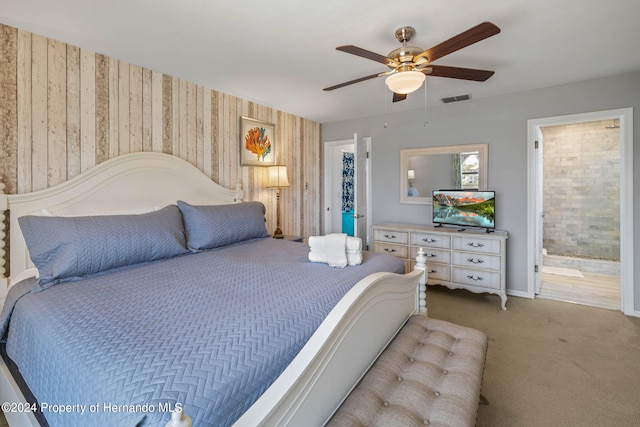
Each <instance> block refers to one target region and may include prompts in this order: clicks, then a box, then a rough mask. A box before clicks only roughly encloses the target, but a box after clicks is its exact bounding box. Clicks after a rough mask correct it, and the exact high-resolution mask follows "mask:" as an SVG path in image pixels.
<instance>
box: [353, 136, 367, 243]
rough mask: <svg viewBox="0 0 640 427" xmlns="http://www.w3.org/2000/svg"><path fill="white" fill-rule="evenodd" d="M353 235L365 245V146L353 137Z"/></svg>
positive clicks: (362, 141)
mask: <svg viewBox="0 0 640 427" xmlns="http://www.w3.org/2000/svg"><path fill="white" fill-rule="evenodd" d="M353 159H354V161H353V163H354V174H353V222H354V223H353V235H354V236H355V237H360V238H361V239H362V242H363V244H364V245H366V243H367V215H366V212H367V180H366V177H367V144H366V142H365V140H364V139H362V138H358V134H357V133H356V134H354V135H353Z"/></svg>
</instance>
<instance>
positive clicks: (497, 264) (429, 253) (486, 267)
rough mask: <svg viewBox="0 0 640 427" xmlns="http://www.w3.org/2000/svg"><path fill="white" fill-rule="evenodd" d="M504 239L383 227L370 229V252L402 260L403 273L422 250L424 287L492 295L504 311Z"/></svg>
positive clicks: (476, 231) (477, 231)
mask: <svg viewBox="0 0 640 427" xmlns="http://www.w3.org/2000/svg"><path fill="white" fill-rule="evenodd" d="M492 231H493V230H492ZM507 237H508V236H507V232H506V231H502V230H495V231H494V232H491V233H487V232H485V230H483V229H481V228H473V229H471V228H468V229H466V230H464V229H463V230H454V229H452V228H447V227H445V228H442V227H437V226H426V225H415V224H389V223H386V224H377V225H374V226H373V251H374V252H380V253H386V254H393V255H394V256H397V257H399V258H402V259H403V260H404V265H405V270H406V271H411V270H413V267H414V265H415V257H416V254H417V253H418V249H419V248H423V249H424V251H425V256H426V257H427V285H441V286H446V287H447V288H449V289H457V288H461V289H466V290H468V291H471V292H475V293H490V294H495V295H498V296H499V297H500V299H501V302H502V309H503V310H506V308H507V307H506V303H507V286H506V279H507V277H506V265H507V251H506V241H507Z"/></svg>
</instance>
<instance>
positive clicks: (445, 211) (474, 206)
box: [433, 190, 496, 233]
mask: <svg viewBox="0 0 640 427" xmlns="http://www.w3.org/2000/svg"><path fill="white" fill-rule="evenodd" d="M433 223H434V224H437V226H440V227H441V226H442V225H444V224H448V225H456V226H458V227H462V229H464V227H482V228H485V229H486V231H487V233H489V232H490V231H492V230H493V229H494V228H495V224H496V221H495V191H478V190H433Z"/></svg>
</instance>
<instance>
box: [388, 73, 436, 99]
mask: <svg viewBox="0 0 640 427" xmlns="http://www.w3.org/2000/svg"><path fill="white" fill-rule="evenodd" d="M425 78H426V76H425V75H424V73H421V72H420V71H415V70H414V71H401V72H398V73H393V74H391V75H390V76H389V77H387V80H386V81H385V83H386V84H387V87H388V88H389V90H390V91H392V92H395V93H399V94H402V95H406V94H408V93H411V92H415V91H416V90H418V89H420V86H422V83H424V80H425Z"/></svg>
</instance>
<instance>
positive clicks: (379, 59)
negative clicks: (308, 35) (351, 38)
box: [336, 45, 398, 66]
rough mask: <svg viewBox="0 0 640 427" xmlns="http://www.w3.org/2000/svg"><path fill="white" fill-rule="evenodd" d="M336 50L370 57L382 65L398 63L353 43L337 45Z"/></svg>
mask: <svg viewBox="0 0 640 427" xmlns="http://www.w3.org/2000/svg"><path fill="white" fill-rule="evenodd" d="M336 50H339V51H341V52H346V53H350V54H352V55H356V56H360V57H362V58H366V59H370V60H372V61H376V62H379V63H381V64H384V65H391V66H396V65H398V63H397V62H396V61H394V60H393V59H391V58H387V57H386V56H383V55H380V54H378V53H375V52H371V51H369V50H366V49H362V48H360V47H357V46H353V45H346V46H338V47H337V48H336Z"/></svg>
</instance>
